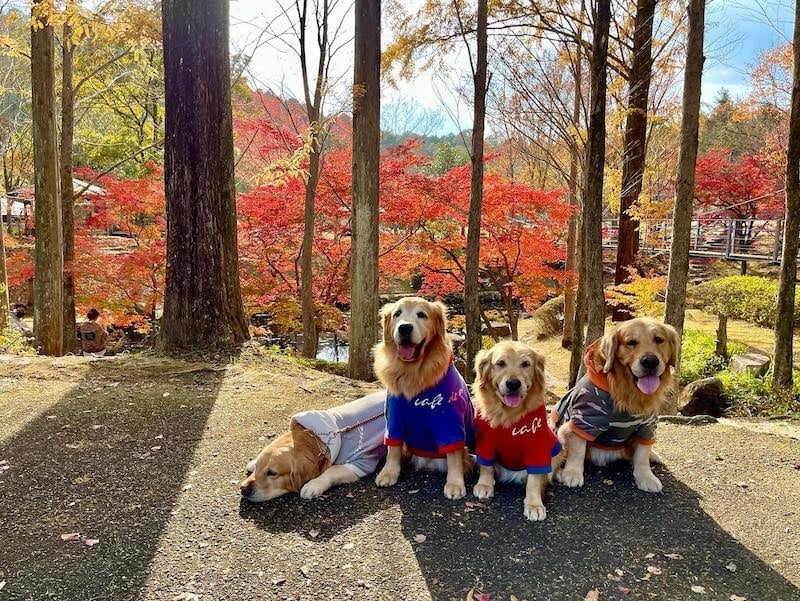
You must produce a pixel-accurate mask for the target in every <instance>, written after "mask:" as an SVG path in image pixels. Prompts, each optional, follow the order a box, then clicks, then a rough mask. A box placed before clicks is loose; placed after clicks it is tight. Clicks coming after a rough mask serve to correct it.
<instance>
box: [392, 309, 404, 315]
mask: <svg viewBox="0 0 800 601" xmlns="http://www.w3.org/2000/svg"><path fill="white" fill-rule="evenodd" d="M400 313H402V311H400V309H398V310H397V311H395V312H394V315H393V317H400Z"/></svg>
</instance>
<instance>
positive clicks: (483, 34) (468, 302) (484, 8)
mask: <svg viewBox="0 0 800 601" xmlns="http://www.w3.org/2000/svg"><path fill="white" fill-rule="evenodd" d="M487 21H488V5H487V0H478V27H477V32H476V37H477V53H476V55H477V56H476V62H475V70H474V72H473V74H472V79H473V83H474V102H473V122H472V152H471V157H470V159H471V162H472V175H471V178H470V189H469V218H468V221H467V251H466V269H465V272H466V273H465V274H464V312H465V313H466V316H465V317H466V327H467V335H466V341H465V347H466V352H467V381H468V382H472V381H474V379H475V365H474V364H475V356H476V355H477V354H478V352H479V351H480V349H481V307H480V297H479V294H478V293H479V291H480V282H479V279H478V270H479V267H480V252H481V249H480V242H481V207H482V205H483V136H484V126H485V121H486V79H487V71H488V58H487V51H488V35H487Z"/></svg>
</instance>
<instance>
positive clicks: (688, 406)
mask: <svg viewBox="0 0 800 601" xmlns="http://www.w3.org/2000/svg"><path fill="white" fill-rule="evenodd" d="M726 406H727V400H726V399H725V390H724V388H723V386H722V381H721V380H720V379H719V378H703V379H701V380H696V381H694V382H692V383H691V384H689V385H688V386H686V387H685V388H684V389H683V390H682V391H681V394H680V396H679V397H678V413H680V414H681V415H689V416H691V415H713V416H714V417H720V416H722V412H723V411H724V409H725V407H726Z"/></svg>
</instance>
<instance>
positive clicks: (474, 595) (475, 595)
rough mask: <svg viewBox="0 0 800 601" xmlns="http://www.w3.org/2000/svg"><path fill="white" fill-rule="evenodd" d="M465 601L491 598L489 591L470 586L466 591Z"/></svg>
mask: <svg viewBox="0 0 800 601" xmlns="http://www.w3.org/2000/svg"><path fill="white" fill-rule="evenodd" d="M467 601H491V599H490V597H489V593H484V592H483V591H479V590H476V589H474V588H471V589H469V592H468V593H467Z"/></svg>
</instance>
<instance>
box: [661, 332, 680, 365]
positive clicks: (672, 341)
mask: <svg viewBox="0 0 800 601" xmlns="http://www.w3.org/2000/svg"><path fill="white" fill-rule="evenodd" d="M662 327H663V328H664V338H665V339H666V340H667V342H669V358H668V359H667V365H670V366H672V367H675V365H677V363H678V349H679V348H680V344H681V341H680V337H679V336H678V331H677V330H676V329H675V328H673V327H672V326H671V325H669V324H666V323H665V324H663V325H662Z"/></svg>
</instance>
